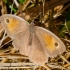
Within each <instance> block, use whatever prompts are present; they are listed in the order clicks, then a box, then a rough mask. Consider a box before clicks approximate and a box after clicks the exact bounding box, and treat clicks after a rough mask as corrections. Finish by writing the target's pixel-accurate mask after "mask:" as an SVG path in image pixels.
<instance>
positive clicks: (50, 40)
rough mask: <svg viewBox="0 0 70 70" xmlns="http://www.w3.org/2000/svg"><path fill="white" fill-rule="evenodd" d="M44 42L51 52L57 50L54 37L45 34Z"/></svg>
mask: <svg viewBox="0 0 70 70" xmlns="http://www.w3.org/2000/svg"><path fill="white" fill-rule="evenodd" d="M43 40H44V43H45V45H46V47H47V48H48V49H49V50H51V51H53V50H55V48H56V47H55V44H54V43H55V39H54V38H53V37H52V36H50V35H46V34H44V35H43Z"/></svg>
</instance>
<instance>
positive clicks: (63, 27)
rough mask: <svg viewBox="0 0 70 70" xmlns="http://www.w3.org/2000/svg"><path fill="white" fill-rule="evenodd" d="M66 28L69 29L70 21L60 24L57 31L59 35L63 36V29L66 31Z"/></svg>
mask: <svg viewBox="0 0 70 70" xmlns="http://www.w3.org/2000/svg"><path fill="white" fill-rule="evenodd" d="M67 29H68V30H70V21H67V22H66V26H65V25H64V26H61V29H60V32H59V34H60V36H61V37H64V35H65V31H67Z"/></svg>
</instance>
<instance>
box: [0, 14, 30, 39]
mask: <svg viewBox="0 0 70 70" xmlns="http://www.w3.org/2000/svg"><path fill="white" fill-rule="evenodd" d="M0 22H1V24H2V25H3V27H4V29H5V30H6V32H7V34H8V36H9V37H11V38H14V37H15V36H16V35H17V34H18V33H19V32H22V31H25V30H26V28H28V26H29V25H28V23H27V22H26V21H25V20H24V19H23V18H21V17H18V16H15V15H11V14H5V15H2V16H1V17H0Z"/></svg>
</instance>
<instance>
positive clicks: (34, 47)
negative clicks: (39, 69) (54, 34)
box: [29, 33, 48, 65]
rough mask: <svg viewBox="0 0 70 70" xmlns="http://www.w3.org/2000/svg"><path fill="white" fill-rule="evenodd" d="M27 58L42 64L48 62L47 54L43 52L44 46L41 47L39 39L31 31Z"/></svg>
mask: <svg viewBox="0 0 70 70" xmlns="http://www.w3.org/2000/svg"><path fill="white" fill-rule="evenodd" d="M29 59H30V61H32V62H33V63H35V64H39V65H42V64H44V63H46V62H48V55H47V53H46V52H45V48H43V47H42V45H41V43H40V41H39V39H38V38H37V36H36V35H35V33H33V35H32V44H31V46H30V50H29Z"/></svg>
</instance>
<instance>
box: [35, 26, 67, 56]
mask: <svg viewBox="0 0 70 70" xmlns="http://www.w3.org/2000/svg"><path fill="white" fill-rule="evenodd" d="M35 33H36V35H37V37H38V39H39V41H40V42H41V44H42V46H43V47H44V48H45V50H46V53H47V54H48V55H49V57H56V56H57V54H61V53H63V52H64V51H65V49H66V48H65V45H64V44H63V42H62V41H61V40H60V39H59V38H58V37H57V36H56V35H55V34H53V33H52V32H50V31H49V30H47V29H45V28H42V27H36V29H35Z"/></svg>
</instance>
